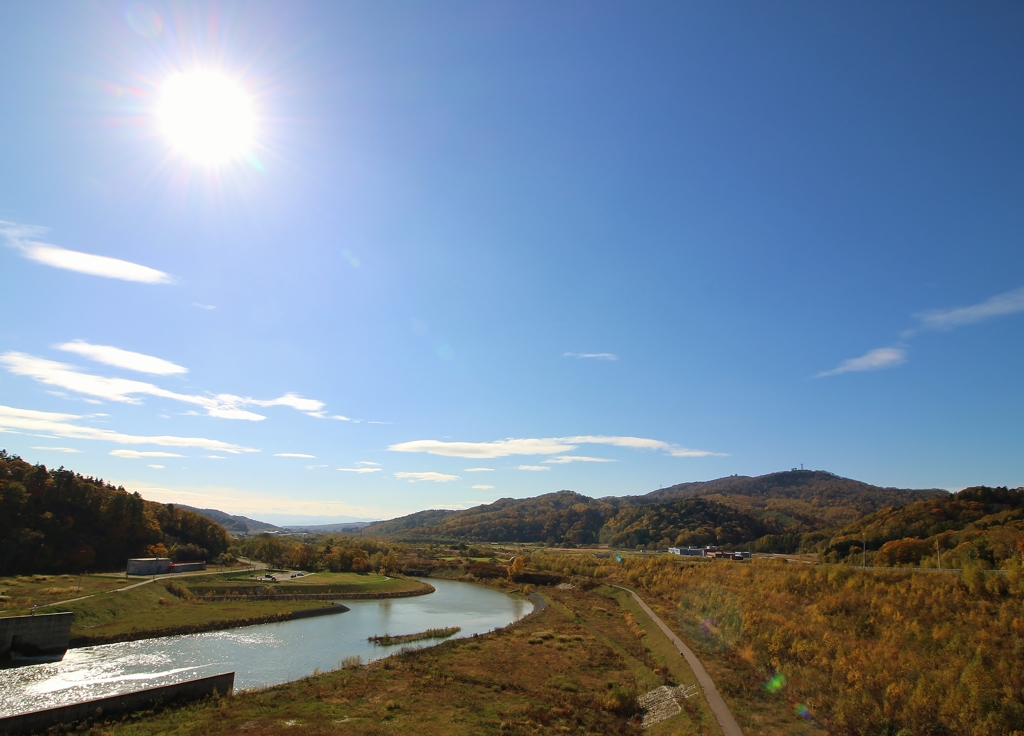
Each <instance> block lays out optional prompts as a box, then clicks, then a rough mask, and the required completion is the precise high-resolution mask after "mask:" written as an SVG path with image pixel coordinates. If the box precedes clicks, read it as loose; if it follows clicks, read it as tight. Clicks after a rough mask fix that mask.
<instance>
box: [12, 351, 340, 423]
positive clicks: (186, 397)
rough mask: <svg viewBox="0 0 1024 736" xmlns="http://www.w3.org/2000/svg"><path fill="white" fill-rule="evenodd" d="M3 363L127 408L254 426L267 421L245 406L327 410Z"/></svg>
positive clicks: (295, 398)
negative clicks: (183, 409) (170, 404)
mask: <svg viewBox="0 0 1024 736" xmlns="http://www.w3.org/2000/svg"><path fill="white" fill-rule="evenodd" d="M145 357H148V356H145ZM0 363H2V364H3V365H5V366H6V367H7V370H8V371H9V372H11V373H13V374H15V375H19V376H27V377H29V378H32V379H35V380H36V381H39V382H40V383H44V384H46V385H48V386H56V387H58V388H63V389H66V390H68V391H74V392H75V393H79V394H85V395H87V396H95V397H97V398H100V399H105V400H107V401H115V402H119V403H124V404H141V403H142V401H141V400H140V399H139V398H137V397H138V396H156V397H158V398H162V399H171V400H174V401H181V402H183V403H186V404H192V405H195V406H199V407H201V408H202V409H203V410H205V412H206V414H207V416H211V417H217V418H218V419H244V420H248V421H251V422H260V421H263V420H264V419H266V417H265V416H263V415H262V414H257V413H256V412H252V411H248V410H246V409H243V408H242V407H243V406H260V407H264V406H265V407H270V406H288V407H291V408H293V409H298V410H299V411H305V412H307V413H310V412H312V411H316V410H317V409H319V408H322V407H323V406H324V403H323V402H322V401H317V400H316V399H305V398H303V397H301V396H299V395H298V394H293V393H286V394H285V395H284V396H280V397H278V398H276V399H266V400H263V399H252V398H243V397H241V396H234V395H233V394H218V395H216V396H198V395H193V394H182V393H178V392H176V391H168V390H167V389H163V388H160V387H159V386H156V385H154V384H152V383H146V382H145V381H136V380H133V379H128V378H109V377H107V376H97V375H94V374H91V373H83V372H82V371H80V370H78V369H77V368H75V367H74V366H70V365H68V364H67V363H58V362H57V361H54V360H46V359H45V358H37V357H35V356H32V355H27V354H25V353H16V352H8V353H4V354H3V355H0Z"/></svg>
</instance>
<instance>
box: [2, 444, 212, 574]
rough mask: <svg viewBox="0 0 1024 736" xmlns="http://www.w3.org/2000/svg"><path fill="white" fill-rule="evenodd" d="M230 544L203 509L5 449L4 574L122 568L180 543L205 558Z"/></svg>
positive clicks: (172, 551)
mask: <svg viewBox="0 0 1024 736" xmlns="http://www.w3.org/2000/svg"><path fill="white" fill-rule="evenodd" d="M227 547H228V537H227V533H226V532H225V531H224V529H223V528H222V527H220V526H219V525H217V524H215V523H213V522H212V521H210V520H208V519H206V518H204V517H202V516H200V515H199V514H196V513H194V512H191V511H186V510H183V509H175V508H174V507H171V506H164V505H163V504H159V503H154V502H151V501H146V500H144V499H143V498H142V497H141V496H140V495H139V494H138V493H128V492H127V491H125V490H124V489H123V488H115V487H114V486H112V485H110V484H109V483H104V482H103V481H102V480H100V479H96V478H86V477H83V476H81V475H79V474H77V473H74V472H72V471H70V470H65V469H64V468H58V469H56V470H48V469H47V468H46V467H45V466H43V465H31V464H29V463H27V462H25V461H24V460H22V459H21V458H19V457H17V456H15V455H9V454H8V453H7V452H6V451H4V450H0V574H5V575H12V574H24V573H43V572H54V573H56V572H75V571H80V570H86V569H99V570H103V569H106V570H110V569H123V567H124V564H125V561H126V560H127V559H128V558H129V557H139V556H144V555H152V554H154V553H166V554H176V550H177V549H179V548H181V549H182V551H183V552H185V553H187V555H188V556H193V557H194V556H199V557H200V558H204V559H205V558H206V557H208V556H209V557H212V556H215V555H217V554H219V553H222V552H224V551H225V550H226V549H227Z"/></svg>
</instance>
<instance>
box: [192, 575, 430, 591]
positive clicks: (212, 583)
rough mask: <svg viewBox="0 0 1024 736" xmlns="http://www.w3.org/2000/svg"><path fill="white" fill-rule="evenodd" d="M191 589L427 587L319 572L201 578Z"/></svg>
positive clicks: (391, 579) (378, 577)
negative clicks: (265, 577)
mask: <svg viewBox="0 0 1024 736" xmlns="http://www.w3.org/2000/svg"><path fill="white" fill-rule="evenodd" d="M187 586H188V588H189V590H191V591H192V592H194V593H195V594H196V595H197V596H203V595H232V594H238V595H253V594H261V593H265V592H266V590H267V588H269V587H273V588H274V590H275V591H276V592H278V593H281V594H288V593H296V594H303V593H309V594H314V593H346V594H350V593H367V594H374V593H395V592H401V591H407V590H416V589H417V588H422V587H423V584H422V583H420V582H418V581H416V580H410V579H408V578H395V577H386V576H384V575H376V574H374V573H354V572H318V573H313V574H309V575H305V576H303V577H301V578H287V579H285V580H282V581H280V582H273V581H270V580H260V579H259V578H258V577H250V576H249V574H239V573H229V574H224V575H206V576H203V577H202V578H199V577H198V576H197V577H196V578H193V579H191V580H189V581H188V583H187Z"/></svg>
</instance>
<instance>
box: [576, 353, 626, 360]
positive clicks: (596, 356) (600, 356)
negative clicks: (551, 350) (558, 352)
mask: <svg viewBox="0 0 1024 736" xmlns="http://www.w3.org/2000/svg"><path fill="white" fill-rule="evenodd" d="M562 357H563V358H589V359H590V360H618V359H619V356H618V355H616V354H615V353H562Z"/></svg>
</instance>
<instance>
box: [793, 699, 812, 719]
mask: <svg viewBox="0 0 1024 736" xmlns="http://www.w3.org/2000/svg"><path fill="white" fill-rule="evenodd" d="M793 710H794V711H795V712H796V714H797V715H798V716H800V717H801V718H803V719H804V720H805V721H811V720H814V716H812V715H811V711H809V710H808V709H807V706H806V705H804V704H803V703H797V704H796V705H794V706H793Z"/></svg>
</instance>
